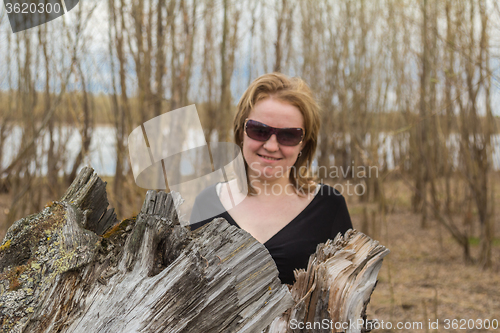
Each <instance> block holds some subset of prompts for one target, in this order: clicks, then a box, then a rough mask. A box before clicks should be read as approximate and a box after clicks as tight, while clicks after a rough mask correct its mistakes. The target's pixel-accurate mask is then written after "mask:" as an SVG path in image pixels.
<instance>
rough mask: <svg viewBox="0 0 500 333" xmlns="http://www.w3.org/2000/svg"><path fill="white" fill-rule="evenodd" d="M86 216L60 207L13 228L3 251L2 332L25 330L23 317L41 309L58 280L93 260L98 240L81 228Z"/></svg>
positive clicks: (0, 264) (0, 262) (0, 269)
mask: <svg viewBox="0 0 500 333" xmlns="http://www.w3.org/2000/svg"><path fill="white" fill-rule="evenodd" d="M84 217H85V214H84V213H82V212H81V211H80V210H79V209H78V208H77V207H74V206H71V205H69V204H67V203H64V202H61V203H57V202H56V203H54V204H53V205H51V206H49V207H47V208H45V209H44V210H43V211H42V212H40V213H39V214H37V215H31V216H29V217H27V218H24V219H21V220H19V221H17V222H16V223H14V225H13V226H12V227H11V228H10V229H9V231H8V232H7V234H6V237H5V240H4V243H3V245H4V250H3V251H0V304H3V306H2V307H0V316H1V317H2V318H3V323H5V324H3V325H2V327H1V330H2V331H5V332H8V331H10V330H11V329H14V328H15V329H17V328H18V327H22V325H23V323H22V322H21V318H25V319H27V318H29V316H31V315H32V314H33V311H31V312H30V309H36V308H37V306H38V302H40V301H41V299H42V298H43V297H41V295H43V294H44V293H45V291H46V288H49V287H50V285H51V284H52V282H53V280H54V278H55V277H56V276H58V275H59V274H62V273H65V272H67V271H70V270H75V269H78V268H80V267H83V266H85V265H86V264H88V263H90V262H92V261H93V260H94V257H95V255H96V253H97V251H98V248H99V246H100V243H99V237H98V236H97V235H96V234H95V233H93V232H92V231H89V230H86V229H83V228H82V227H81V226H82V225H83V223H84V221H81V219H83V218H84ZM6 244H9V245H6ZM35 295H36V296H37V297H35ZM20 311H21V312H22V313H24V314H23V315H22V316H19V314H20ZM16 318H17V319H16ZM22 320H24V319H22Z"/></svg>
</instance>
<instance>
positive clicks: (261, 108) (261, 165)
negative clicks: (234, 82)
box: [243, 97, 304, 182]
mask: <svg viewBox="0 0 500 333" xmlns="http://www.w3.org/2000/svg"><path fill="white" fill-rule="evenodd" d="M248 118H249V119H253V120H256V121H258V122H261V123H264V124H266V125H269V126H272V127H276V128H285V127H294V128H297V127H300V128H304V117H303V116H302V113H301V112H300V110H299V109H298V108H297V107H296V106H293V105H291V104H288V103H286V102H282V101H279V100H277V99H274V98H272V97H270V98H266V99H264V100H261V101H259V102H257V103H256V104H255V106H254V108H253V109H252V111H250V114H249V116H248ZM303 146H304V142H302V143H300V144H298V145H296V146H283V145H281V144H279V143H278V141H277V139H276V134H273V135H271V137H270V138H269V139H268V140H267V141H264V142H262V141H257V140H254V139H251V138H249V137H248V136H247V135H246V133H243V157H244V158H245V161H246V162H247V164H248V176H249V177H250V181H252V180H254V179H256V178H257V179H259V180H261V181H265V180H267V182H274V181H276V180H278V179H279V178H282V177H285V178H286V179H288V175H289V171H290V168H291V167H292V166H293V165H294V164H295V162H296V161H297V158H298V155H299V152H300V151H301V150H302V148H303ZM297 171H298V170H297Z"/></svg>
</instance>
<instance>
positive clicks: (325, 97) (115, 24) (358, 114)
mask: <svg viewBox="0 0 500 333" xmlns="http://www.w3.org/2000/svg"><path fill="white" fill-rule="evenodd" d="M0 7H1V8H2V11H0V126H1V127H0V192H1V193H0V236H1V237H3V235H4V234H5V231H6V230H7V229H8V227H9V226H10V225H11V224H12V223H13V222H14V221H15V220H17V219H19V218H21V217H23V216H26V215H28V214H32V213H36V212H38V211H40V210H41V209H42V208H43V207H44V206H45V205H46V204H47V203H49V202H51V201H53V200H57V199H58V198H59V197H60V196H61V195H62V193H63V192H64V190H65V189H66V188H67V187H68V185H69V184H70V183H71V182H72V180H73V179H74V178H75V176H76V174H77V173H78V171H79V170H80V169H81V168H82V167H83V166H85V165H90V166H92V167H93V168H94V169H95V170H96V171H97V172H98V174H99V175H101V177H102V178H103V179H105V180H106V181H107V182H108V196H109V197H110V202H111V205H112V206H113V207H114V208H115V209H116V212H117V215H118V218H120V219H122V218H126V217H130V216H132V215H135V214H137V212H138V211H139V209H140V207H141V203H142V200H143V199H144V195H145V192H146V190H144V189H141V188H139V187H138V186H137V185H136V184H135V182H134V177H133V174H132V171H131V168H130V160H129V157H128V150H127V137H128V135H129V134H130V132H131V131H132V130H133V129H134V128H136V127H137V126H140V125H141V124H142V123H144V122H145V121H147V120H150V119H152V118H154V117H155V116H158V115H160V114H163V113H165V112H168V111H170V110H175V109H177V108H180V107H183V106H186V105H190V104H196V107H197V110H198V113H199V116H200V119H201V123H202V126H203V128H204V131H205V137H206V140H207V142H218V141H221V142H224V141H232V118H233V115H234V113H235V109H236V103H237V102H238V100H239V97H240V96H241V94H242V93H243V91H244V90H245V88H246V87H247V86H248V84H249V83H250V82H251V81H252V80H253V79H255V78H256V77H258V76H259V75H261V74H264V73H268V72H273V71H279V72H283V73H285V74H288V75H291V76H300V77H302V78H303V79H304V80H305V81H306V82H308V83H309V85H310V86H311V88H312V90H313V91H314V92H315V94H316V98H317V100H318V101H319V103H320V105H321V107H322V111H323V112H322V121H321V126H322V127H321V133H320V141H319V145H318V151H317V160H316V161H315V170H316V171H317V175H318V177H319V178H320V179H322V180H323V181H324V182H327V183H329V184H331V185H335V186H343V187H342V188H344V189H346V191H345V192H344V196H346V198H347V202H348V206H349V210H350V213H351V216H352V219H353V224H354V226H355V227H356V228H357V229H358V230H361V231H362V232H365V233H366V234H368V235H370V236H371V237H373V238H375V239H377V240H379V241H380V242H381V243H382V244H384V245H386V246H387V247H389V248H390V249H391V251H392V253H391V254H390V255H389V256H388V257H387V258H386V259H385V263H384V265H383V268H382V270H381V272H380V274H379V283H378V286H377V288H376V290H375V293H374V295H373V297H372V301H371V305H370V306H369V308H368V315H369V318H378V319H380V320H385V321H391V322H393V323H396V322H398V321H401V322H414V321H418V322H423V323H424V325H423V329H422V330H425V331H431V329H429V328H428V327H427V322H428V321H429V320H431V321H435V320H436V319H438V320H440V323H441V324H440V325H443V324H444V320H446V319H450V320H452V319H458V320H461V319H463V320H469V319H473V320H474V321H476V322H477V320H483V321H484V320H486V319H488V320H490V321H491V320H493V319H496V320H500V311H499V310H500V291H499V290H498V285H499V283H500V277H499V273H500V260H499V259H500V238H499V237H498V236H496V235H495V230H500V218H499V217H497V216H496V212H495V208H496V207H497V206H498V204H499V203H500V192H499V189H498V185H500V175H499V169H500V136H499V133H498V124H499V120H500V119H499V116H500V93H499V91H500V80H499V79H500V70H499V67H500V20H499V18H500V5H499V4H498V3H497V1H494V0H491V1H488V0H456V1H452V0H442V1H437V0H419V1H410V0H370V1H368V0H336V1H333V0H316V1H313V0H309V1H307V0H271V1H263V0H243V1H236V0H217V1H211V0H198V1H197V0H165V1H159V0H134V1H129V0H106V1H92V0H88V1H81V3H80V4H79V6H78V7H77V8H76V9H74V10H72V11H71V12H69V13H68V14H66V15H64V16H63V17H62V18H59V19H56V20H54V21H51V22H49V23H47V24H44V25H41V26H38V27H35V28H32V29H29V30H27V31H23V32H19V33H16V34H13V33H12V30H11V28H10V26H9V22H8V19H7V17H6V15H5V10H4V7H3V4H1V6H0ZM180 144H181V143H180ZM332 167H335V168H337V170H341V171H342V172H338V173H337V174H336V175H335V174H334V175H332V174H331V172H328V171H327V170H332ZM370 167H372V168H376V170H377V172H376V173H375V172H372V173H370V174H367V173H363V172H357V171H358V170H363V168H364V170H369V168H370ZM353 168H354V170H355V171H356V172H354V173H352V172H351V171H352V170H353ZM325 171H326V172H325ZM349 184H351V185H353V187H352V189H351V191H350V192H349V193H348V191H347V187H348V185H349ZM354 185H359V186H361V187H358V192H357V193H356V192H355V191H354ZM361 188H362V189H363V191H361V190H360V189H361ZM497 323H498V322H497ZM440 327H441V328H443V326H440ZM484 330H485V329H484V328H482V329H480V328H479V327H478V324H474V326H473V328H470V329H469V330H468V331H470V332H475V331H484ZM379 331H414V330H412V329H409V330H407V329H396V328H392V329H387V328H386V329H380V330H379ZM450 331H454V329H451V330H450Z"/></svg>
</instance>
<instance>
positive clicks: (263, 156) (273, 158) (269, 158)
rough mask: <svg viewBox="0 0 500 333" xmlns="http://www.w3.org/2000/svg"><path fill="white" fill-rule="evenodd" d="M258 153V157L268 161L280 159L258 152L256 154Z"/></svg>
mask: <svg viewBox="0 0 500 333" xmlns="http://www.w3.org/2000/svg"><path fill="white" fill-rule="evenodd" d="M257 155H259V156H260V157H262V158H264V159H266V160H270V161H279V160H281V158H276V157H271V156H266V155H260V154H257Z"/></svg>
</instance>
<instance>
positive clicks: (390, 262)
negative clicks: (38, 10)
mask: <svg viewBox="0 0 500 333" xmlns="http://www.w3.org/2000/svg"><path fill="white" fill-rule="evenodd" d="M497 184H498V182H497ZM405 188H406V190H405ZM386 189H387V190H388V191H387V199H388V202H389V206H390V210H391V212H390V213H389V214H388V215H387V218H386V222H384V221H383V219H382V218H381V217H380V215H379V214H377V216H376V219H377V220H379V225H380V232H379V233H378V235H377V236H376V237H375V238H376V239H377V240H379V241H380V243H381V244H383V245H385V246H386V247H388V248H389V249H390V250H391V253H390V254H389V255H388V256H387V257H386V258H385V259H384V262H383V265H382V268H381V270H380V272H379V278H378V284H377V287H376V289H375V291H374V293H373V295H372V298H371V301H370V304H369V306H368V311H367V313H368V319H374V318H377V319H378V320H379V321H380V324H381V323H382V320H383V321H384V323H385V325H384V327H383V328H382V327H381V326H379V329H375V330H374V331H373V332H499V331H500V287H499V286H500V260H499V259H500V241H499V238H498V236H497V237H496V239H495V241H494V245H493V268H491V269H488V270H482V269H481V268H479V266H478V265H477V264H469V265H467V264H465V263H464V260H463V256H462V250H461V248H460V247H459V246H458V245H457V244H456V242H455V241H454V240H453V239H452V237H451V236H450V234H449V233H448V232H447V231H446V230H445V229H444V228H442V227H439V225H438V222H437V221H435V220H433V219H429V222H428V227H427V228H425V229H422V228H421V226H420V223H421V218H420V215H416V214H413V213H411V209H410V205H409V202H410V195H411V191H408V189H407V187H406V185H405V184H404V183H403V182H392V183H389V184H387V183H386ZM498 199H499V198H498V196H497V199H496V200H497V202H496V203H495V204H496V205H497V206H498V204H499V200H498ZM347 202H348V206H349V210H350V212H351V216H352V220H353V225H354V227H355V228H358V229H360V228H361V225H362V223H363V222H362V221H363V219H364V218H363V213H362V210H363V205H362V204H360V203H359V202H358V200H357V198H353V197H351V198H348V201H347ZM393 203H396V205H393ZM372 209H374V210H377V208H376V207H372ZM474 216H475V217H477V215H474ZM456 219H457V221H460V222H459V223H461V221H462V220H463V218H460V217H459V216H458V217H456ZM494 220H495V228H496V230H500V219H499V218H498V217H494ZM475 223H476V224H477V223H478V222H477V221H475ZM476 227H477V226H476ZM474 243H476V242H474ZM471 251H472V255H473V257H475V258H477V257H478V254H479V245H477V244H476V245H472V246H471ZM454 319H456V321H455V322H453V320H454ZM470 319H472V320H474V322H472V321H469V320H470ZM486 319H489V320H490V321H492V320H494V319H496V320H497V321H496V324H495V323H493V324H495V325H496V327H497V329H492V328H490V329H484V327H483V329H479V327H480V323H481V322H480V320H482V321H484V320H486ZM436 320H439V321H438V327H437V329H434V328H435V326H433V327H431V328H429V321H430V322H432V323H435V322H436ZM446 320H449V321H446ZM388 322H390V323H391V324H392V326H393V327H392V329H389V328H388V327H387V326H389V325H388ZM399 322H401V323H402V324H400V325H405V324H406V325H407V327H408V329H404V326H402V327H403V328H402V329H398V328H397V327H396V325H397V324H398V323H399ZM414 322H421V323H422V326H421V327H419V326H417V325H418V323H415V324H414ZM454 324H457V325H458V329H453V327H454ZM448 325H449V326H450V327H449V328H448ZM462 325H463V326H462ZM467 325H470V327H471V329H468V328H467ZM410 327H411V328H410ZM455 327H456V326H455ZM460 327H462V328H463V329H460Z"/></svg>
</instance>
